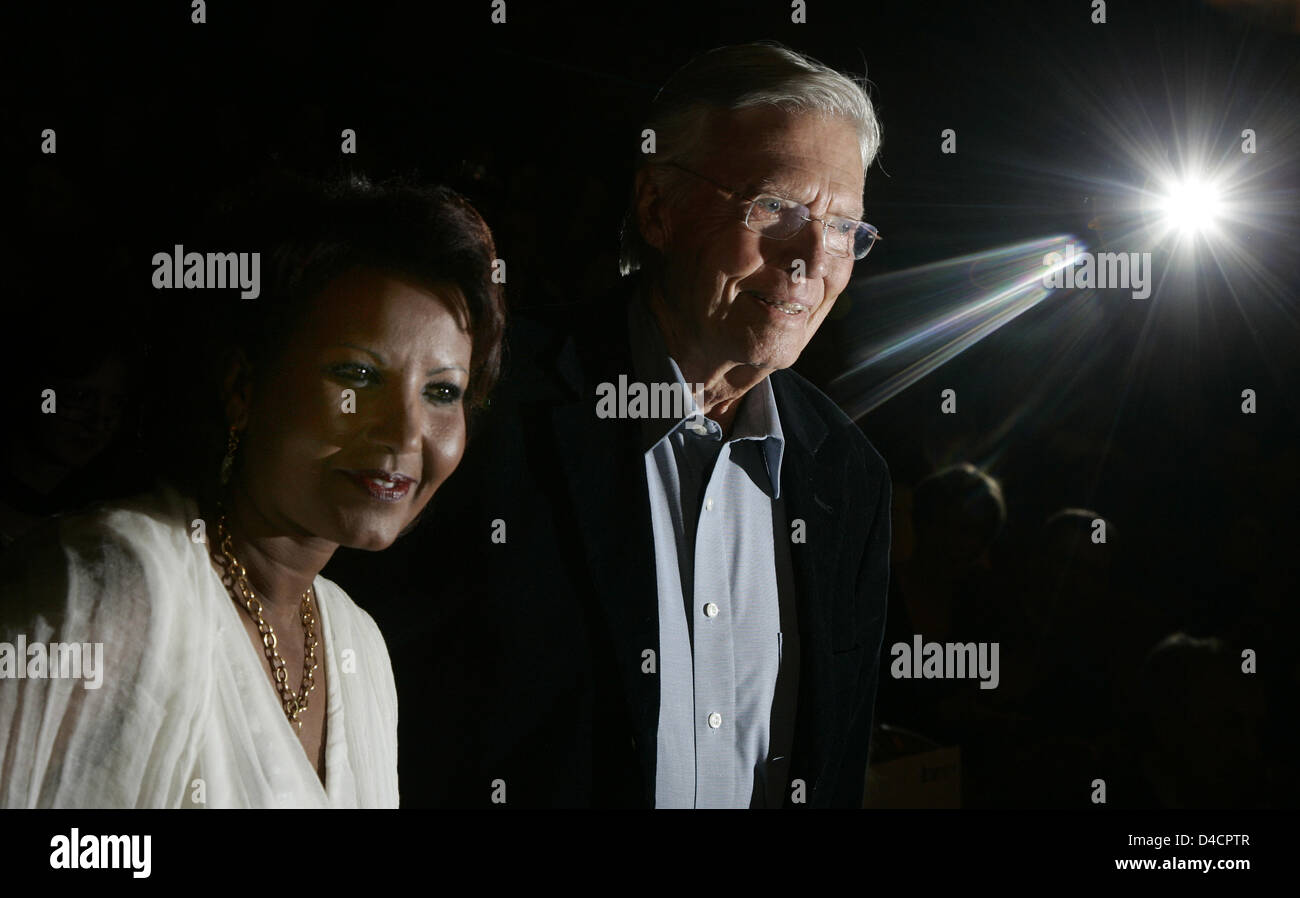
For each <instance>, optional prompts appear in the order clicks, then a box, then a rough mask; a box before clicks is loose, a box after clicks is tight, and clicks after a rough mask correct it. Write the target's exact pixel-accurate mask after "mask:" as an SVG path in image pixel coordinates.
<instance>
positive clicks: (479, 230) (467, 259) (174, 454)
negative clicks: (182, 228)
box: [153, 175, 505, 495]
mask: <svg viewBox="0 0 1300 898" xmlns="http://www.w3.org/2000/svg"><path fill="white" fill-rule="evenodd" d="M196 236H197V237H198V238H199V239H200V240H201V242H202V244H203V245H194V246H190V245H186V247H185V249H186V251H187V252H189V251H191V250H193V251H198V252H225V253H229V252H254V251H256V252H260V253H261V266H260V281H261V283H260V293H259V295H258V296H257V297H256V298H248V299H245V298H241V297H240V295H239V293H238V292H237V291H235V290H229V291H225V293H209V294H207V295H206V296H205V297H204V301H202V302H198V301H194V300H195V299H196V297H192V296H191V297H185V299H187V300H190V301H189V302H186V303H184V305H186V306H188V307H189V309H190V310H191V311H197V310H199V309H202V310H203V312H202V313H201V314H202V315H203V319H204V320H201V321H196V320H192V316H186V315H181V316H176V315H169V316H168V320H169V321H170V322H172V324H173V325H175V326H168V327H166V328H165V329H164V331H163V332H162V333H161V334H159V335H158V340H159V342H160V343H162V344H164V345H161V346H160V347H159V348H160V349H161V350H162V353H163V355H165V356H167V357H169V358H170V361H171V365H167V366H166V367H172V368H173V370H175V371H176V372H177V373H178V374H179V375H180V376H178V377H175V378H168V379H167V380H168V381H171V382H172V383H173V384H174V383H176V382H178V381H182V380H185V379H186V378H187V377H188V380H189V384H190V389H189V391H187V392H188V393H189V395H188V396H184V397H181V396H178V395H175V394H172V395H166V396H164V395H162V394H160V395H159V396H158V397H157V398H158V400H159V403H160V405H159V407H157V408H156V409H155V414H154V415H153V418H154V423H155V424H158V425H161V427H155V428H154V430H155V437H156V442H155V446H156V447H157V448H159V449H160V450H161V454H160V456H159V462H160V464H159V470H158V471H157V472H156V473H159V474H163V475H165V476H167V477H169V478H170V479H171V480H172V481H173V482H174V483H175V484H176V485H177V486H179V487H181V488H182V489H184V490H186V491H188V492H191V493H193V494H197V495H210V494H211V491H212V489H213V488H214V483H213V482H212V481H214V480H215V478H216V474H217V470H218V467H219V464H220V460H221V457H222V455H223V454H224V452H225V440H226V430H225V418H224V410H223V409H222V407H221V402H220V396H221V387H222V384H221V377H222V374H223V373H224V370H225V366H226V363H227V361H228V360H229V359H230V357H231V353H232V351H239V352H242V353H243V354H244V355H245V356H246V357H247V359H248V360H249V362H251V364H252V368H253V372H254V375H253V376H254V378H256V377H257V372H258V371H260V370H268V369H269V368H272V367H274V363H275V360H276V358H277V357H278V354H279V353H280V352H281V351H282V349H283V347H284V345H285V343H286V336H287V335H290V334H292V333H293V332H294V331H295V329H296V328H297V325H298V321H299V319H300V317H301V316H302V315H303V314H304V313H305V312H307V311H309V310H310V308H311V303H312V301H313V300H314V299H315V298H316V297H317V296H319V295H320V293H321V292H322V291H323V290H324V289H325V288H326V287H327V286H328V285H329V284H330V283H331V282H332V281H334V280H335V279H337V278H338V277H340V276H342V275H344V274H345V273H347V272H349V271H352V270H354V269H357V268H369V269H375V270H378V271H382V272H385V273H387V274H391V275H396V276H400V277H402V278H403V279H406V280H409V281H412V282H414V283H415V284H418V285H422V286H425V287H434V286H440V285H449V284H450V285H455V287H456V288H457V290H451V291H442V294H441V295H443V296H444V297H445V298H446V300H447V301H448V302H449V303H451V304H452V311H453V313H455V314H456V316H457V318H458V319H459V323H460V325H461V327H463V328H464V329H465V330H466V331H467V332H468V333H469V334H470V338H471V363H470V372H469V382H468V386H467V389H466V392H465V405H466V414H467V417H468V419H469V421H470V423H471V424H472V423H473V419H474V417H475V412H477V411H478V410H480V409H481V408H482V407H483V406H484V404H485V401H486V399H487V395H488V393H489V392H490V391H491V389H492V387H493V386H494V385H495V383H496V380H497V377H498V374H499V372H500V367H501V356H502V336H503V333H504V329H505V303H504V298H503V296H502V290H501V287H500V285H499V284H497V283H494V282H493V279H492V271H493V261H494V259H495V257H496V247H495V244H494V242H493V239H492V233H491V231H490V229H489V228H488V226H487V223H486V222H484V221H483V218H482V217H481V216H480V215H479V214H478V212H477V211H476V210H475V209H474V207H473V206H472V205H470V203H469V201H468V200H466V199H465V198H464V197H462V196H461V195H460V194H458V193H456V192H455V191H452V190H450V189H448V188H446V187H440V186H423V185H419V184H416V183H414V182H412V181H410V180H407V179H392V180H388V181H382V182H371V181H369V180H366V179H365V178H362V177H355V176H354V177H349V178H345V179H340V180H335V181H327V182H321V181H310V180H305V179H301V178H296V177H291V176H284V175H277V176H275V177H274V179H273V180H271V181H263V182H260V183H257V184H254V185H252V186H250V188H249V189H248V194H247V196H245V197H240V198H235V199H234V200H233V201H228V202H226V203H225V204H223V205H222V206H221V207H220V208H219V209H218V210H217V212H216V213H215V214H214V215H213V216H212V217H211V219H210V220H209V222H207V223H206V225H205V226H203V227H202V229H201V232H200V234H198V235H196ZM205 293H206V291H205ZM213 300H215V302H214V301H213ZM175 303H176V301H175V300H174V299H173V300H172V301H171V305H172V306H173V307H174V306H175ZM214 305H218V306H220V307H221V308H220V310H219V311H214V310H213V306H214ZM187 318H190V319H191V320H186V319H187ZM196 341H197V342H198V344H199V345H197V346H196ZM176 350H180V353H181V354H180V355H179V356H178V355H177V354H176ZM195 350H198V352H197V353H196V352H195ZM196 355H197V357H196ZM196 363H197V364H196ZM196 368H197V369H198V370H197V371H196V370H195V369H196ZM195 374H197V375H198V379H199V380H201V381H202V383H201V384H195V383H194V380H195V377H194V375H195ZM195 386H199V387H200V389H201V390H202V393H203V398H204V401H200V402H195V401H194V396H193V388H194V387H195ZM178 409H184V410H185V411H186V412H187V415H186V416H185V417H186V418H187V419H188V421H187V422H186V425H185V426H183V427H180V428H177V427H176V423H177V420H176V412H177V410H178ZM169 436H171V437H172V438H171V439H169V438H168V437H169ZM177 437H179V438H180V439H181V440H183V445H179V446H177V445H175V444H176V438H177Z"/></svg>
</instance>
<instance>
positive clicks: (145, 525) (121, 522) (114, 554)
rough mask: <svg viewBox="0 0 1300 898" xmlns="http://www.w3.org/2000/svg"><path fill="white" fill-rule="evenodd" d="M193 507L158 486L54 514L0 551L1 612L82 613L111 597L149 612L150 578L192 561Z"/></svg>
mask: <svg viewBox="0 0 1300 898" xmlns="http://www.w3.org/2000/svg"><path fill="white" fill-rule="evenodd" d="M196 507H197V506H195V505H194V504H193V503H192V502H189V501H187V500H186V499H185V498H184V497H183V496H181V495H180V494H179V493H177V492H175V491H174V490H171V489H170V488H167V487H159V488H157V489H155V490H153V491H150V492H149V493H145V494H141V495H138V496H134V497H131V498H129V499H125V500H120V501H117V502H110V503H103V504H100V505H96V506H93V507H90V508H86V509H82V510H80V511H77V512H74V513H70V514H64V515H59V516H57V517H54V518H51V519H50V520H48V521H46V522H44V523H43V524H42V525H40V526H38V527H37V528H35V529H34V530H33V531H31V532H30V533H28V534H26V535H25V536H23V537H22V538H21V539H19V540H18V541H16V542H15V543H13V544H11V545H10V546H9V547H8V548H7V549H6V550H5V551H4V552H3V554H0V597H2V598H3V599H4V602H3V603H2V604H3V605H4V606H5V609H4V611H5V614H4V616H5V617H8V618H12V617H13V616H19V617H25V616H29V615H30V614H31V613H33V612H39V613H42V614H48V613H56V612H57V611H58V610H59V608H58V605H59V603H60V602H61V603H62V604H63V606H64V607H63V611H64V612H65V613H67V612H71V611H73V610H74V608H73V606H74V605H75V606H78V607H80V606H87V607H82V608H81V611H82V612H83V613H86V612H89V611H91V610H93V609H91V608H90V607H89V606H100V605H103V604H104V603H106V602H108V601H110V600H111V601H112V603H113V605H114V608H115V609H116V610H118V611H119V612H123V613H127V612H132V611H133V610H134V612H136V613H145V612H147V608H148V598H149V595H150V593H151V592H152V590H151V589H150V588H149V586H150V584H153V585H154V586H155V587H156V586H157V585H158V584H159V582H160V577H161V578H163V582H165V581H166V580H167V579H170V577H171V576H173V575H174V574H175V572H176V570H177V569H178V567H181V566H184V565H187V564H190V563H192V562H193V558H192V557H191V556H192V555H193V554H194V553H193V552H192V551H191V550H190V547H189V543H190V530H189V529H188V528H187V526H186V518H187V517H188V516H189V515H190V513H191V512H192V511H194V509H195V508H196ZM200 526H201V525H200Z"/></svg>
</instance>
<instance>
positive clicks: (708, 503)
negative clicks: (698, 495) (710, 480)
mask: <svg viewBox="0 0 1300 898" xmlns="http://www.w3.org/2000/svg"><path fill="white" fill-rule="evenodd" d="M704 510H705V511H713V500H712V499H705V500H704Z"/></svg>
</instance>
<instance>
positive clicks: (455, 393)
mask: <svg viewBox="0 0 1300 898" xmlns="http://www.w3.org/2000/svg"><path fill="white" fill-rule="evenodd" d="M424 395H425V397H426V398H427V399H428V400H429V401H430V402H434V403H438V404H440V405H449V404H451V403H453V402H458V401H459V400H460V397H461V389H460V387H458V386H456V385H455V384H450V383H444V384H430V385H429V386H428V387H427V388H425V391H424Z"/></svg>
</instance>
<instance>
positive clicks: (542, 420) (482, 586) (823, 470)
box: [339, 44, 890, 808]
mask: <svg viewBox="0 0 1300 898" xmlns="http://www.w3.org/2000/svg"><path fill="white" fill-rule="evenodd" d="M648 127H649V128H650V129H651V130H652V131H653V133H654V144H655V146H654V152H653V153H647V154H646V156H645V159H644V164H643V165H642V166H641V168H640V170H639V171H638V173H637V176H636V183H635V191H634V202H633V204H632V208H631V210H630V212H629V215H628V220H627V222H626V224H625V229H624V235H623V237H624V245H623V259H622V268H623V271H624V274H627V275H629V277H628V278H627V279H626V280H625V282H624V289H622V290H621V291H619V295H618V296H617V297H613V298H609V299H608V300H607V301H606V302H604V303H602V304H601V305H600V307H599V308H597V309H596V310H595V311H590V312H584V314H582V315H579V316H577V317H576V320H575V321H574V322H572V323H570V324H569V325H568V326H561V327H556V326H554V323H553V322H552V323H549V326H548V327H546V328H538V327H534V326H530V325H527V324H520V325H517V326H516V328H515V332H514V333H513V334H512V345H513V347H514V355H515V361H514V366H513V368H514V370H513V371H512V372H510V374H511V376H510V377H509V379H508V380H507V381H506V383H505V384H504V385H503V387H502V389H501V391H500V392H499V394H498V396H497V397H496V399H495V400H494V408H493V410H492V414H491V415H490V418H489V420H488V421H487V422H486V424H485V427H484V428H483V430H482V431H481V433H480V434H479V435H478V439H477V440H476V443H475V445H474V447H473V448H472V449H471V451H470V453H468V454H467V458H466V463H465V464H464V465H463V466H462V470H461V474H460V475H459V476H458V477H457V478H454V482H453V483H449V484H448V486H447V487H445V488H444V491H443V493H442V494H440V495H439V497H438V499H439V501H438V504H437V506H436V507H435V508H434V509H433V510H432V514H431V518H430V520H429V521H427V522H426V524H425V526H423V527H422V528H421V529H420V530H419V531H417V533H416V534H414V535H413V536H412V537H411V539H410V540H409V543H408V545H407V546H406V549H405V551H406V554H407V557H408V559H409V561H408V564H407V571H408V573H407V574H406V575H405V576H404V577H400V578H398V579H397V580H394V579H393V578H392V577H391V576H390V575H386V586H387V587H389V588H392V589H395V590H396V591H397V592H398V593H399V594H404V595H408V596H409V597H410V600H411V601H410V602H409V603H408V604H407V605H406V613H407V615H408V617H407V618H406V619H407V620H408V621H413V622H414V623H413V624H408V627H409V628H410V629H409V636H410V641H408V642H407V643H406V647H407V648H406V649H405V651H407V652H408V653H409V651H410V647H415V649H414V650H415V651H416V652H418V659H417V660H416V662H415V663H412V664H408V665H405V666H404V665H403V663H402V656H403V653H404V646H403V645H402V644H398V645H393V642H394V640H393V639H390V648H391V650H392V652H393V655H394V658H395V661H396V664H397V667H398V684H399V689H400V690H401V698H402V705H401V720H402V722H403V730H402V735H401V749H402V751H401V757H402V759H403V766H402V773H401V775H402V793H403V799H404V803H407V804H410V803H413V802H414V803H432V804H455V805H463V804H490V803H496V804H505V805H507V806H512V805H516V806H517V805H534V806H535V805H564V806H604V805H621V806H645V807H700V808H703V807H781V806H786V807H802V806H809V807H817V806H822V807H831V806H840V807H860V806H861V803H862V793H863V781H864V776H865V773H866V767H867V755H868V747H869V743H870V738H871V725H872V706H873V703H874V699H875V693H876V685H877V670H878V668H879V660H880V649H881V640H882V634H883V628H884V623H885V598H886V591H887V581H888V556H889V504H890V484H889V476H888V472H887V468H886V466H885V463H884V461H883V460H882V459H881V457H880V456H879V454H877V453H876V451H875V450H874V449H873V448H872V446H871V445H870V443H869V442H868V441H867V440H866V439H865V437H863V435H862V433H861V432H860V431H859V430H858V429H857V427H855V426H854V424H853V423H852V422H851V421H850V420H849V419H848V418H847V417H846V416H845V415H844V414H843V413H842V412H841V411H840V410H839V409H838V408H836V407H835V406H834V405H833V404H832V403H831V402H830V401H829V400H828V399H827V398H826V397H825V396H823V395H822V394H821V393H820V392H818V391H817V390H816V389H815V388H814V387H812V386H811V385H810V384H809V383H808V382H807V381H805V380H804V379H802V378H801V377H799V376H798V375H796V374H794V373H793V372H790V371H788V370H786V369H788V368H789V366H790V365H791V364H793V363H794V362H795V360H796V359H797V358H798V357H799V354H800V353H801V352H802V351H803V349H804V347H805V346H806V345H807V344H808V341H809V340H810V339H811V338H812V336H813V335H814V334H815V333H816V331H817V329H818V327H820V325H821V323H822V322H823V321H824V320H825V319H826V316H827V314H828V313H829V312H830V309H831V307H832V306H833V305H834V303H835V299H836V297H837V296H838V295H839V293H840V292H841V291H842V290H843V289H844V287H845V285H846V284H847V283H848V281H849V276H850V274H851V272H852V269H853V263H854V261H855V260H857V259H861V258H862V257H863V256H865V255H866V253H867V251H868V250H869V249H870V248H871V246H872V244H873V242H874V241H875V239H876V237H877V235H876V232H875V229H874V228H872V227H871V226H870V225H868V224H865V223H863V222H862V221H861V219H862V217H863V208H862V194H863V180H864V171H865V169H866V167H867V166H868V165H869V164H870V162H871V160H872V158H873V156H874V155H875V152H876V149H877V146H878V143H879V128H878V125H877V123H876V120H875V117H874V114H873V112H872V108H871V104H870V103H869V101H868V100H867V97H866V95H865V93H864V92H863V90H862V89H861V87H860V86H859V85H858V84H856V83H855V82H854V81H852V80H850V79H849V78H846V77H845V76H843V75H841V74H839V73H836V72H834V71H832V70H830V69H827V68H826V67H824V66H822V65H820V64H818V63H815V62H813V61H811V60H809V59H807V58H805V57H803V56H800V55H799V54H796V53H794V52H792V51H790V50H788V49H785V48H782V47H779V46H777V45H770V44H751V45H745V46H737V47H727V48H722V49H719V50H715V51H713V52H711V53H707V54H704V55H703V56H702V57H700V58H698V59H696V60H695V61H693V62H691V63H690V64H688V65H687V66H685V67H684V68H683V69H681V70H680V71H679V72H678V73H677V74H676V75H675V76H674V77H673V78H672V79H671V80H670V82H669V83H668V84H667V85H665V87H664V88H663V90H662V91H661V92H660V95H659V97H658V98H657V100H656V102H655V105H654V108H653V110H652V115H651V119H650V121H649V122H648ZM664 385H675V386H674V389H673V390H671V391H667V390H659V391H658V392H657V393H655V391H654V388H659V387H663V386H664ZM614 393H617V394H618V401H617V402H614V401H605V400H610V398H611V396H612V395H613V394H614ZM670 393H671V394H674V395H676V396H677V397H684V399H685V401H684V402H679V403H677V404H676V406H675V407H670V404H669V403H663V402H647V401H646V397H647V396H650V395H658V396H664V395H669V394H670ZM638 397H639V399H638ZM598 406H599V407H598ZM399 545H400V544H399ZM388 554H391V553H388ZM383 566H384V568H385V569H386V570H387V571H389V572H391V571H392V570H393V569H394V565H393V564H392V562H391V561H388V560H387V559H385V561H384V564H383ZM339 579H340V580H341V581H342V582H343V583H344V585H345V586H346V587H347V588H348V589H349V590H352V591H353V593H354V594H356V593H358V592H363V591H364V580H365V579H366V578H364V577H362V576H355V577H348V576H339ZM426 618H431V619H430V620H429V622H428V623H427V624H426V623H423V619H426ZM422 629H423V631H427V632H423V631H422ZM387 632H392V630H391V629H389V630H388V631H387ZM430 646H436V648H435V649H434V650H433V651H432V652H431V651H430V650H429V649H430Z"/></svg>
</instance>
